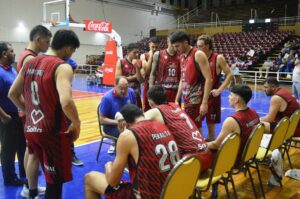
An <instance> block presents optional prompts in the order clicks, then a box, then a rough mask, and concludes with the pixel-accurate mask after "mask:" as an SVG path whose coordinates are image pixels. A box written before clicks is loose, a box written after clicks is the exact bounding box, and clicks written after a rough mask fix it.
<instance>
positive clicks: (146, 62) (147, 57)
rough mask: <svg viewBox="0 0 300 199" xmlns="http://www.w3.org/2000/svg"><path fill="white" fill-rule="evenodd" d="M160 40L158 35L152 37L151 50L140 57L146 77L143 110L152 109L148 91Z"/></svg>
mask: <svg viewBox="0 0 300 199" xmlns="http://www.w3.org/2000/svg"><path fill="white" fill-rule="evenodd" d="M158 46H159V40H158V38H157V37H151V38H150V40H149V52H146V53H144V54H142V55H141V57H140V59H141V61H142V72H141V74H142V75H143V77H144V81H145V82H144V89H143V103H144V104H143V111H144V112H146V111H147V110H149V109H150V106H149V103H148V99H147V92H148V89H149V76H150V73H151V67H152V63H153V55H154V53H155V52H156V51H157V50H158Z"/></svg>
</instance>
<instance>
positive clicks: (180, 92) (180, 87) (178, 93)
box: [175, 78, 182, 104]
mask: <svg viewBox="0 0 300 199" xmlns="http://www.w3.org/2000/svg"><path fill="white" fill-rule="evenodd" d="M181 95H182V81H181V78H180V80H179V85H178V91H177V94H176V98H175V103H176V104H179V102H180V98H181Z"/></svg>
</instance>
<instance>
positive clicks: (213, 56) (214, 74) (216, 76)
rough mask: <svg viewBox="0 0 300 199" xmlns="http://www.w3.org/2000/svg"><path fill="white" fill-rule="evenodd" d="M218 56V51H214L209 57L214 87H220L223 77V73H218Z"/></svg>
mask: <svg viewBox="0 0 300 199" xmlns="http://www.w3.org/2000/svg"><path fill="white" fill-rule="evenodd" d="M217 57H218V54H217V53H216V52H213V53H212V54H211V55H210V57H209V59H208V63H209V67H210V72H211V78H212V89H217V88H219V84H220V78H221V73H220V74H217Z"/></svg>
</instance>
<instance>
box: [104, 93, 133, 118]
mask: <svg viewBox="0 0 300 199" xmlns="http://www.w3.org/2000/svg"><path fill="white" fill-rule="evenodd" d="M126 104H136V99H135V95H134V91H133V89H131V88H129V89H128V94H127V96H125V97H124V98H120V97H118V96H115V95H114V89H111V90H109V91H108V92H107V93H106V94H105V95H104V96H103V97H102V100H101V103H100V107H99V111H100V113H101V114H102V115H104V116H106V117H108V118H110V119H115V114H116V113H117V112H118V111H120V110H121V109H122V107H123V106H125V105H126Z"/></svg>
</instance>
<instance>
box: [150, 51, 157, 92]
mask: <svg viewBox="0 0 300 199" xmlns="http://www.w3.org/2000/svg"><path fill="white" fill-rule="evenodd" d="M158 56H159V51H157V52H155V53H154V55H153V61H152V67H151V73H150V78H149V87H151V86H153V85H154V83H155V76H156V68H157V65H158Z"/></svg>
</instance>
